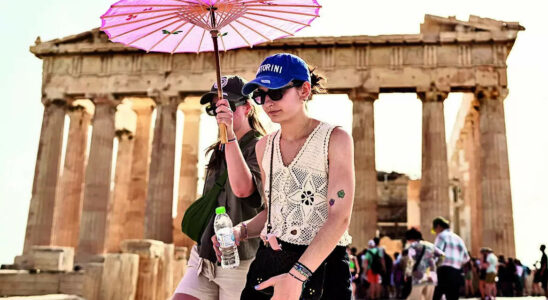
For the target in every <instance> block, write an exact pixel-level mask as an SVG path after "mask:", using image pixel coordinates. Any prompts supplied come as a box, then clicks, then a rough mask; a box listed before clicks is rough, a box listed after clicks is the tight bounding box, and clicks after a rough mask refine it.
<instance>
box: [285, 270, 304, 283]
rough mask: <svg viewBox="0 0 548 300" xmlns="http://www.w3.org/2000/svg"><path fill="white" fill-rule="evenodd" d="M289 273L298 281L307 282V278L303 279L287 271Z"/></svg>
mask: <svg viewBox="0 0 548 300" xmlns="http://www.w3.org/2000/svg"><path fill="white" fill-rule="evenodd" d="M287 274H289V275H291V277H293V278H295V279H297V280H298V281H300V282H302V283H305V282H306V279H305V280H302V279H300V278H299V277H297V276H295V275H293V274H291V273H290V272H287Z"/></svg>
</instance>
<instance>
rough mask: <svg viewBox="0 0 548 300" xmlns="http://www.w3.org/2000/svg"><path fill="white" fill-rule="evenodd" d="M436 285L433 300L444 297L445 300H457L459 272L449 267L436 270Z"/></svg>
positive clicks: (459, 280)
mask: <svg viewBox="0 0 548 300" xmlns="http://www.w3.org/2000/svg"><path fill="white" fill-rule="evenodd" d="M437 273H438V285H437V286H436V289H435V290H434V297H433V300H440V299H441V296H442V295H445V298H446V299H447V300H456V299H459V289H460V282H461V281H462V280H461V276H462V275H461V274H460V270H457V269H455V268H451V267H446V266H444V267H439V268H438V272H437Z"/></svg>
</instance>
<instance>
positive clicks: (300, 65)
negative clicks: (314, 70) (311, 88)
mask: <svg viewBox="0 0 548 300" xmlns="http://www.w3.org/2000/svg"><path fill="white" fill-rule="evenodd" d="M292 80H302V81H308V82H310V72H309V71H308V66H307V65H306V63H305V62H304V60H302V59H301V58H300V57H298V56H296V55H293V54H289V53H279V54H274V55H272V56H269V57H267V58H266V59H265V60H264V61H263V63H262V64H261V65H260V66H259V70H257V75H256V78H255V79H253V80H251V81H250V82H248V83H246V84H245V85H244V87H243V88H242V94H244V95H249V94H251V92H253V91H254V90H255V89H257V88H258V87H259V86H263V87H265V88H268V89H279V88H282V87H284V86H286V85H287V84H288V83H290V82H291V81H292Z"/></svg>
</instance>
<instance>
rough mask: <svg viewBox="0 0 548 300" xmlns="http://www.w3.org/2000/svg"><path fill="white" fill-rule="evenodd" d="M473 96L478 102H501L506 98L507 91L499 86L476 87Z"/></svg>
mask: <svg viewBox="0 0 548 300" xmlns="http://www.w3.org/2000/svg"><path fill="white" fill-rule="evenodd" d="M474 95H475V96H476V99H477V100H478V101H482V100H499V101H503V100H504V99H506V96H508V89H507V88H503V87H500V86H477V87H476V89H475V90H474Z"/></svg>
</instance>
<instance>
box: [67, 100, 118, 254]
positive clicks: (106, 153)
mask: <svg viewBox="0 0 548 300" xmlns="http://www.w3.org/2000/svg"><path fill="white" fill-rule="evenodd" d="M90 98H91V100H92V101H93V102H94V103H95V115H94V117H93V132H92V136H91V146H90V152H89V158H88V165H87V168H86V179H85V188H84V204H83V209H82V220H81V223H80V236H79V241H78V252H77V256H76V258H77V261H78V262H85V261H88V260H90V259H92V258H93V256H95V255H100V254H103V253H104V252H105V250H106V241H107V228H108V224H107V220H108V219H107V214H108V209H109V202H110V184H111V182H110V181H111V171H112V154H113V153H112V152H113V148H112V146H113V142H114V134H115V132H114V130H115V129H114V113H115V111H116V105H117V102H116V101H114V99H113V98H112V96H111V95H93V96H91V97H90Z"/></svg>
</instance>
